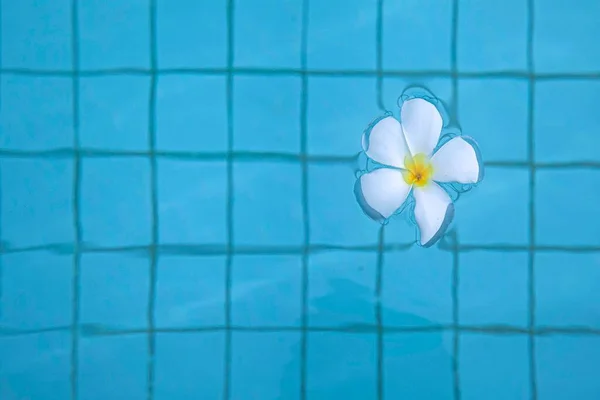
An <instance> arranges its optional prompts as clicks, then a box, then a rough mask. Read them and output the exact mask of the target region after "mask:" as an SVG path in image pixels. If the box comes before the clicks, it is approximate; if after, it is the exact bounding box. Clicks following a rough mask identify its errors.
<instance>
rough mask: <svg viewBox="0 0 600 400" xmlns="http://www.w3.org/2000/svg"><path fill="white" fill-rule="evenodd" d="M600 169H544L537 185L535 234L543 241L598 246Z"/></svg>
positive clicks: (540, 172)
mask: <svg viewBox="0 0 600 400" xmlns="http://www.w3.org/2000/svg"><path fill="white" fill-rule="evenodd" d="M599 185H600V172H599V171H597V170H586V169H567V170H556V169H553V170H541V171H538V172H537V178H536V186H535V189H536V190H535V204H536V205H535V222H536V223H535V228H536V230H535V232H536V234H535V237H536V243H537V244H540V245H547V246H551V245H555V246H598V245H600V225H599V224H597V223H591V222H590V221H598V220H600V209H599V208H598V202H597V196H598V187H599Z"/></svg>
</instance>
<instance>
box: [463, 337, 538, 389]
mask: <svg viewBox="0 0 600 400" xmlns="http://www.w3.org/2000/svg"><path fill="white" fill-rule="evenodd" d="M528 346H529V338H528V337H527V335H511V336H496V335H490V334H472V333H466V334H465V333H463V334H461V336H460V344H459V349H460V352H459V359H458V362H459V368H460V369H459V371H460V385H461V395H462V397H461V398H462V399H465V400H480V399H486V400H487V399H489V400H503V399H529V398H531V395H530V383H529V351H528ZM540 398H546V397H541V396H540Z"/></svg>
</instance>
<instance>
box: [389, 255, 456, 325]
mask: <svg viewBox="0 0 600 400" xmlns="http://www.w3.org/2000/svg"><path fill="white" fill-rule="evenodd" d="M383 262H384V264H383V265H384V267H383V289H382V294H381V299H382V313H383V321H384V323H385V325H386V326H428V325H439V324H448V323H452V293H451V287H452V254H451V253H450V252H447V251H442V250H439V249H437V248H429V249H424V248H422V247H417V246H414V247H411V248H410V249H409V250H404V251H398V252H391V253H386V255H385V257H384V259H383Z"/></svg>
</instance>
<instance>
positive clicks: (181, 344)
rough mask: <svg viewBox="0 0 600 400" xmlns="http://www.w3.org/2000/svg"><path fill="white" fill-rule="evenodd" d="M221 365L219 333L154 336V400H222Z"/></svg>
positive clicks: (221, 337) (222, 345) (222, 354)
mask: <svg viewBox="0 0 600 400" xmlns="http://www.w3.org/2000/svg"><path fill="white" fill-rule="evenodd" d="M224 362H225V335H224V334H223V333H220V332H208V333H159V334H158V335H157V336H156V359H155V370H156V372H155V374H156V383H155V386H154V388H155V389H154V398H155V399H156V400H172V399H177V400H193V399H220V398H222V397H223V393H222V392H223V369H224V365H223V364H224ZM174 366H176V368H174Z"/></svg>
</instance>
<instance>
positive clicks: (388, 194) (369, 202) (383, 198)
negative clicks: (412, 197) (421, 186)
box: [354, 168, 410, 220]
mask: <svg viewBox="0 0 600 400" xmlns="http://www.w3.org/2000/svg"><path fill="white" fill-rule="evenodd" d="M409 192H410V185H408V184H407V183H406V182H405V181H404V178H403V177H402V172H401V171H399V170H396V169H391V168H380V169H376V170H375V171H373V172H369V173H366V174H364V175H362V176H361V177H360V178H359V179H358V180H357V181H356V185H355V187H354V194H355V195H356V199H357V200H358V203H359V204H360V206H361V207H362V209H363V211H364V212H365V213H366V214H367V215H368V216H369V217H371V218H373V219H374V220H383V219H387V218H389V217H390V216H391V215H392V214H393V213H394V212H395V211H396V210H398V209H399V208H400V206H402V204H403V203H404V201H405V200H406V198H407V197H408V193H409Z"/></svg>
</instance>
